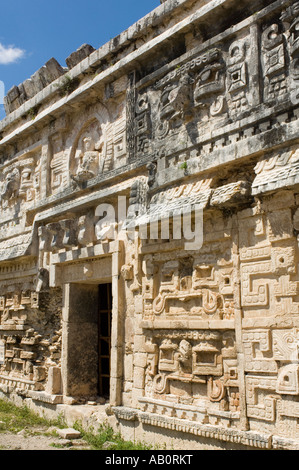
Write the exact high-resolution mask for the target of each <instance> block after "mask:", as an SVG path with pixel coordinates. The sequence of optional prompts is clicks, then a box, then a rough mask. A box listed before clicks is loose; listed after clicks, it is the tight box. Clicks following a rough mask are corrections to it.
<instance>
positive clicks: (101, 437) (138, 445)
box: [74, 423, 152, 450]
mask: <svg viewBox="0 0 299 470" xmlns="http://www.w3.org/2000/svg"><path fill="white" fill-rule="evenodd" d="M74 428H75V429H77V430H78V431H80V432H81V434H82V437H83V439H84V440H85V441H86V442H87V443H88V444H89V445H90V447H91V448H92V450H103V449H106V450H107V448H106V447H104V444H106V443H111V444H110V446H109V448H108V449H109V450H150V449H152V447H151V446H149V445H147V444H146V443H143V442H131V441H125V440H124V439H123V438H122V437H121V435H120V434H119V433H115V432H114V430H113V429H112V428H111V427H110V426H109V425H108V424H106V423H104V424H102V425H101V426H100V427H99V429H98V431H97V432H95V431H94V429H93V428H90V429H89V430H88V431H85V430H84V429H83V428H82V426H81V425H80V424H79V423H75V425H74Z"/></svg>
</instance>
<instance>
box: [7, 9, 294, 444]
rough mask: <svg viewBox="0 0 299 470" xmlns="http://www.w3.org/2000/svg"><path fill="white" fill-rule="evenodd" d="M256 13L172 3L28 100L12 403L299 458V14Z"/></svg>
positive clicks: (12, 137)
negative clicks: (89, 408)
mask: <svg viewBox="0 0 299 470" xmlns="http://www.w3.org/2000/svg"><path fill="white" fill-rule="evenodd" d="M239 3H240V2H239ZM247 3H248V7H247V8H246V10H245V9H244V8H243V6H242V5H239V4H238V2H236V1H231V0H221V1H220V2H219V1H217V2H216V1H213V0H211V1H207V2H201V1H200V0H164V1H162V0H161V5H160V6H159V7H158V8H157V9H156V10H155V14H154V15H151V14H150V15H148V16H147V17H145V18H144V19H142V20H140V21H139V22H138V23H137V24H136V25H134V26H132V28H130V29H129V30H127V31H126V32H125V33H123V34H121V35H120V36H119V37H118V38H116V39H115V40H113V41H111V42H110V43H108V44H107V45H104V46H103V47H102V48H100V49H99V50H94V49H93V48H92V47H91V46H88V45H84V46H82V48H80V49H79V50H78V51H76V52H75V53H73V54H72V55H71V57H70V58H68V59H67V61H66V62H67V64H68V70H67V71H66V70H65V69H63V68H62V67H60V66H58V65H57V64H56V63H54V62H53V63H52V62H49V63H48V66H47V67H48V68H49V67H54V65H55V70H56V72H57V73H56V75H55V74H53V75H52V79H54V82H53V81H50V82H49V80H48V79H47V80H46V79H45V80H44V81H42V80H41V71H39V72H38V73H37V75H36V76H33V77H31V79H30V80H29V81H30V83H28V81H26V82H25V83H24V84H22V85H19V87H14V89H12V90H10V92H9V93H8V96H7V98H6V109H7V117H6V118H5V119H4V120H3V121H2V122H1V123H0V133H1V136H0V137H1V140H0V165H1V166H0V211H1V218H0V390H1V393H2V394H4V395H5V396H7V397H9V398H11V399H14V398H15V397H16V396H18V397H20V396H21V397H22V398H24V399H27V400H31V401H32V403H38V404H39V407H40V406H41V405H42V404H45V409H46V408H47V409H49V407H52V408H51V409H52V410H54V411H57V412H58V410H60V409H61V408H59V406H61V405H65V406H74V405H76V404H87V403H90V402H92V403H94V404H96V403H97V404H98V407H101V406H102V405H101V403H103V401H105V400H106V410H107V413H108V414H109V416H110V418H111V420H112V421H113V423H114V424H115V425H116V423H118V425H119V426H120V428H121V430H122V432H123V433H125V434H126V435H128V436H129V437H130V438H132V436H133V437H137V436H140V435H142V434H144V435H145V436H149V437H148V438H151V439H152V440H153V441H154V442H155V440H156V441H158V440H159V442H160V443H161V435H162V436H163V438H165V442H169V440H171V439H172V438H173V439H177V438H178V436H179V439H180V443H181V444H180V445H182V446H184V445H185V446H186V445H187V444H186V443H188V442H189V444H190V441H192V445H194V448H208V447H209V445H211V444H212V445H213V446H216V447H217V446H218V447H219V448H232V449H238V448H239V449H245V448H255V447H257V448H263V449H299V426H298V416H299V356H298V354H299V348H298V345H299V271H298V260H299V251H298V250H299V248H298V246H299V245H298V241H299V238H298V236H299V209H298V207H299V205H298V201H299V177H298V170H299V133H298V129H299V125H298V124H299V95H298V83H299V60H298V59H299V39H298V23H299V2H298V1H297V0H293V1H292V0H280V1H270V0H259V1H257V2H247ZM224 12H225V14H224ZM107 64H109V66H108V65H107ZM47 67H46V69H45V71H44V73H46V70H48V68H47ZM37 76H38V77H39V81H37V82H36V80H37V78H36V77H37ZM33 83H35V88H34V87H33ZM37 83H39V84H40V86H41V89H40V90H38V88H36V87H37ZM30 84H31V85H32V86H31V88H30V92H31V94H30V93H29V91H28V92H27V95H26V89H27V90H28V86H29V85H30ZM66 84H67V85H68V86H66ZM26 87H27V88H26ZM33 111H34V115H33ZM108 405H109V407H108ZM94 409H95V410H96V409H97V408H94ZM163 429H166V430H167V431H165V436H164V434H163ZM157 431H158V432H157ZM156 432H157V435H158V437H155V433H156Z"/></svg>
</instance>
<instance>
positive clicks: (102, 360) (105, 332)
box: [98, 283, 112, 399]
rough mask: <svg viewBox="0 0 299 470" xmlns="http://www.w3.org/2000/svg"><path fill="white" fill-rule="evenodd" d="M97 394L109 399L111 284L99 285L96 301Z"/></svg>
mask: <svg viewBox="0 0 299 470" xmlns="http://www.w3.org/2000/svg"><path fill="white" fill-rule="evenodd" d="M98 312H99V315H98V362H99V368H98V371H99V376H98V394H99V396H101V397H104V398H106V399H109V398H110V374H111V329H112V284H111V283H109V284H100V285H99V300H98Z"/></svg>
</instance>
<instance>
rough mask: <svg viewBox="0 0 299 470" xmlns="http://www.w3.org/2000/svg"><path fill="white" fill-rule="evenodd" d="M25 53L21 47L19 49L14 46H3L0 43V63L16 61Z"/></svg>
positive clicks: (5, 63)
mask: <svg viewBox="0 0 299 470" xmlns="http://www.w3.org/2000/svg"><path fill="white" fill-rule="evenodd" d="M24 54H25V51H23V49H19V48H18V47H15V46H3V44H1V43H0V64H2V65H7V64H12V63H14V62H16V61H17V60H18V59H21V58H22V57H23V56H24Z"/></svg>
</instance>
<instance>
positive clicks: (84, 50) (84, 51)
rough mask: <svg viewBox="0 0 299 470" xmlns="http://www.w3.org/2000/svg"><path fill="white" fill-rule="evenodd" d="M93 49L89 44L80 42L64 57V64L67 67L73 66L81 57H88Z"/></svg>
mask: <svg viewBox="0 0 299 470" xmlns="http://www.w3.org/2000/svg"><path fill="white" fill-rule="evenodd" d="M94 51H95V48H94V47H92V46H90V44H82V46H80V47H79V49H77V50H76V51H75V52H72V54H70V55H69V56H68V57H67V58H66V59H65V62H66V65H67V66H68V68H69V69H72V68H73V67H75V65H77V64H79V62H81V61H82V60H83V59H85V58H86V57H88V56H89V55H90V54H91V53H92V52H94Z"/></svg>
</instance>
